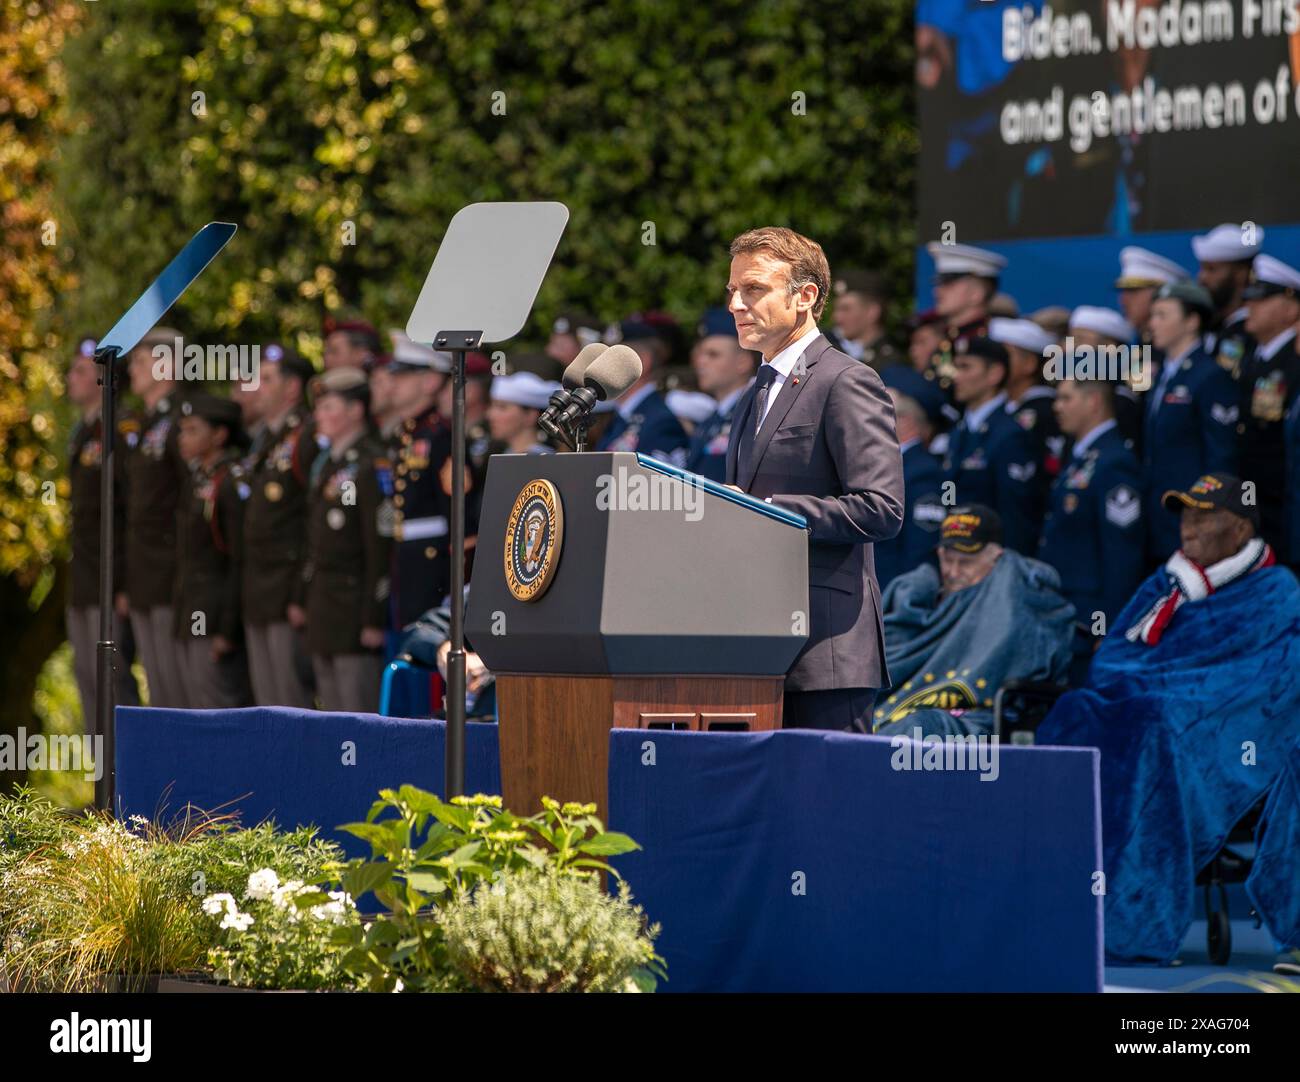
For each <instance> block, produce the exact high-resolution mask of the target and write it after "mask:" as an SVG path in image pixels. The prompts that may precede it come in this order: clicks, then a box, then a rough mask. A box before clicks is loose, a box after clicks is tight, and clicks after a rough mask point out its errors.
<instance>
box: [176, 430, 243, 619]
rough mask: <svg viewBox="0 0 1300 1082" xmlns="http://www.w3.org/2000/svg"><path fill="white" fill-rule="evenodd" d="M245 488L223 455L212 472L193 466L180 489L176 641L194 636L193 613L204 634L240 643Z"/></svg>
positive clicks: (239, 471)
mask: <svg viewBox="0 0 1300 1082" xmlns="http://www.w3.org/2000/svg"><path fill="white" fill-rule="evenodd" d="M248 495H249V488H248V483H247V481H246V479H245V475H244V468H243V466H241V465H240V463H239V461H238V459H237V457H236V456H235V455H234V454H233V453H231V454H228V455H225V456H223V457H222V458H221V460H220V461H218V462H217V463H216V464H215V465H213V466H212V467H211V468H205V467H196V468H195V469H194V470H193V471H192V472H191V474H190V476H189V477H188V478H187V479H186V483H185V487H184V488H183V489H182V495H181V501H180V514H179V516H178V520H179V523H178V530H177V540H178V544H177V555H176V598H175V602H174V604H175V610H176V637H177V638H178V639H181V640H182V641H187V640H189V639H190V638H191V637H193V634H194V616H195V613H202V614H203V626H204V630H203V635H204V636H206V637H208V638H211V637H213V636H216V635H222V636H224V637H225V638H227V639H229V640H230V641H231V642H238V641H239V640H240V639H242V638H243V621H242V619H241V617H240V593H241V591H240V571H241V564H242V562H243V558H244V544H243V527H244V501H245V500H246V499H247V498H248Z"/></svg>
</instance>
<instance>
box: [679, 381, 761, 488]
mask: <svg viewBox="0 0 1300 1082" xmlns="http://www.w3.org/2000/svg"><path fill="white" fill-rule="evenodd" d="M752 382H753V381H752V380H751V381H750V383H752ZM749 386H750V384H749V383H746V384H745V386H743V387H741V388H740V389H739V390H736V391H733V392H732V393H731V394H729V395H727V397H726V398H724V399H723V400H722V401H721V402H719V403H718V408H717V409H716V410H714V411H713V413H712V415H710V416H709V417H708V418H707V419H705V420H703V421H701V422H700V423H699V424H698V425H697V426H696V428H695V431H694V432H693V433H691V445H690V447H689V448H687V451H686V468H687V469H688V470H690V471H691V472H692V473H698V474H699V475H700V476H701V477H707V478H709V480H711V481H717V482H718V483H719V484H722V483H723V482H724V481H726V479H727V444H728V443H729V442H730V441H731V421H732V416H733V414H734V413H735V412H736V403H737V402H739V401H740V398H741V396H742V395H743V394H744V393H745V392H746V391H747V390H749Z"/></svg>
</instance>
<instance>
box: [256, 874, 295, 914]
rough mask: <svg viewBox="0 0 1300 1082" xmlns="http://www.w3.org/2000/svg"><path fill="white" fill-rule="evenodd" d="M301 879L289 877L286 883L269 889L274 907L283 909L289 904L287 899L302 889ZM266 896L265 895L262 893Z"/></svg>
mask: <svg viewBox="0 0 1300 1082" xmlns="http://www.w3.org/2000/svg"><path fill="white" fill-rule="evenodd" d="M303 885H304V884H303V881H302V880H301V879H290V880H289V881H288V882H287V883H280V884H279V885H278V886H275V887H273V888H272V889H271V894H270V898H271V904H272V905H273V906H275V908H276V909H284V908H285V907H286V906H288V905H289V899H291V898H292V897H293V896H294V895H295V894H300V893H301V892H302V890H303ZM263 897H266V895H263Z"/></svg>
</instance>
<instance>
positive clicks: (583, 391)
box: [555, 346, 642, 428]
mask: <svg viewBox="0 0 1300 1082" xmlns="http://www.w3.org/2000/svg"><path fill="white" fill-rule="evenodd" d="M641 370H642V366H641V358H640V357H639V356H637V353H636V350H634V349H632V348H631V347H630V346H611V347H610V348H609V349H607V350H606V351H605V352H604V353H602V354H601V355H600V356H599V357H598V358H597V359H596V360H595V361H593V362H592V364H591V365H590V366H589V367H588V368H587V371H586V374H585V375H584V376H583V379H582V386H581V387H579V388H577V390H575V391H572V392H571V393H570V394H569V401H568V403H567V404H566V405H565V407H564V408H563V409H562V410H561V411H560V413H559V414H558V415H557V416H556V418H555V425H556V427H557V428H570V427H572V426H573V424H574V423H575V422H576V421H578V420H581V419H583V418H585V417H586V416H587V414H589V413H590V412H591V411H592V410H593V409H595V407H596V403H597V402H605V401H608V400H610V399H614V398H617V397H618V396H619V395H621V394H622V393H623V392H624V391H626V390H627V389H628V388H629V387H631V386H632V384H634V383H635V382H636V381H637V380H639V379H640V378H641Z"/></svg>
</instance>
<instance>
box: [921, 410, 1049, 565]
mask: <svg viewBox="0 0 1300 1082" xmlns="http://www.w3.org/2000/svg"><path fill="white" fill-rule="evenodd" d="M1006 401H1007V396H1006V395H1005V394H1000V395H998V396H997V397H996V398H993V399H991V400H990V401H988V402H986V403H985V404H984V405H983V406H981V407H979V408H978V409H976V410H974V411H970V410H968V411H967V413H966V416H965V417H963V418H962V420H961V423H960V424H959V425H957V427H956V428H954V429H953V430H952V432H951V433H950V435H949V437H948V450H947V453H946V454H945V456H944V460H943V470H944V476H945V478H946V479H947V480H949V481H952V482H954V483H955V484H956V497H957V502H958V503H962V504H967V503H980V504H984V505H985V506H986V507H992V508H993V509H994V510H995V511H997V513H998V515H999V516H1000V517H1001V519H1002V535H1003V539H1004V541H1005V543H1006V545H1007V547H1008V548H1013V549H1015V550H1016V551H1017V552H1020V553H1023V554H1024V555H1026V556H1032V555H1034V552H1035V543H1036V542H1037V540H1038V523H1037V521H1036V520H1035V517H1034V499H1035V491H1034V486H1035V485H1036V483H1037V480H1036V478H1037V473H1038V463H1037V461H1036V456H1035V453H1034V447H1033V444H1032V443H1031V442H1030V439H1029V435H1028V433H1026V432H1025V430H1024V429H1023V428H1021V427H1020V425H1019V424H1017V423H1016V420H1015V418H1013V417H1012V416H1011V415H1010V414H1008V413H1007V412H1006V409H1005V406H1006Z"/></svg>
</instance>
